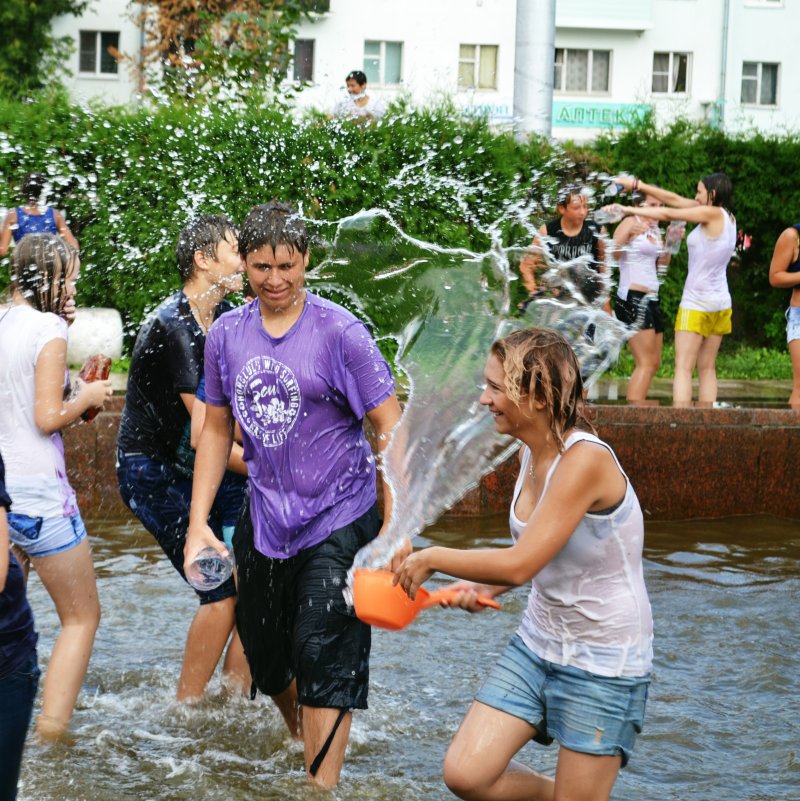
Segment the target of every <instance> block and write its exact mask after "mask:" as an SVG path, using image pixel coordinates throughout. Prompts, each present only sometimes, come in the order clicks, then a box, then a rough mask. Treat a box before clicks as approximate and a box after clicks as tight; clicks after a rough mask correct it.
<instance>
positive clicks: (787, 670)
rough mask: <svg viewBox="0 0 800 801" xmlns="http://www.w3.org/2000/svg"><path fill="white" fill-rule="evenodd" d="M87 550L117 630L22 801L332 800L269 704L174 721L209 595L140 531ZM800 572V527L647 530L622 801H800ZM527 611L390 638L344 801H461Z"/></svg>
mask: <svg viewBox="0 0 800 801" xmlns="http://www.w3.org/2000/svg"><path fill="white" fill-rule="evenodd" d="M91 532H92V534H93V542H94V549H95V561H96V565H97V572H98V584H99V589H100V593H101V602H102V604H103V620H102V622H101V626H100V631H99V633H98V639H97V645H96V649H95V653H94V656H93V657H92V661H91V664H90V667H89V674H88V676H87V681H86V685H85V687H84V689H83V692H82V693H81V696H80V699H79V705H78V710H77V711H76V714H75V718H74V723H73V727H72V728H73V733H74V743H73V744H72V745H69V746H57V747H53V748H50V749H45V748H43V747H41V746H36V745H30V746H29V748H28V750H27V751H26V759H25V764H24V767H23V776H22V778H23V788H22V791H21V793H20V799H21V800H22V801H50V800H51V799H52V801H55V800H56V799H58V801H62V800H63V799H70V800H71V801H81V799H90V801H129V800H130V801H142V799H153V801H156V800H158V801H161V800H162V799H163V800H164V801H167V799H169V801H173V800H179V799H193V801H200V800H202V801H205V800H206V799H208V800H209V801H213V800H214V799H220V800H221V799H225V801H250V800H251V799H252V800H253V801H255V800H256V799H259V801H272V800H273V799H312V798H313V799H318V798H319V797H320V796H319V793H315V792H312V791H310V790H308V789H307V788H306V787H305V784H304V773H303V760H302V753H301V750H300V747H299V746H298V745H296V744H294V743H292V742H291V741H290V740H289V738H288V737H287V736H286V735H285V734H284V729H283V724H282V722H281V720H280V718H279V715H278V714H277V713H276V712H275V710H274V709H273V707H272V706H271V704H270V702H269V701H265V700H264V699H261V698H259V699H258V701H256V702H250V701H247V700H244V699H239V698H236V699H228V698H226V697H225V696H224V694H223V691H222V689H221V688H220V686H219V685H218V684H217V685H215V688H214V690H213V691H212V692H211V694H210V696H209V697H208V698H207V699H206V700H204V701H203V702H202V703H200V704H199V705H197V706H194V707H186V706H179V705H176V704H174V703H173V702H172V695H173V693H174V688H175V685H176V683H177V676H178V672H179V669H180V659H181V655H182V652H183V643H184V638H185V635H186V628H187V625H188V622H189V620H190V617H191V614H192V611H193V608H194V603H195V602H194V600H193V593H191V591H189V590H188V589H187V588H185V587H182V586H181V585H180V584H179V582H178V580H177V579H176V577H175V575H174V573H173V571H172V568H171V567H170V566H169V565H168V564H167V563H166V560H165V559H163V558H162V557H161V556H160V553H159V551H158V549H157V547H156V546H154V545H153V544H152V541H151V540H150V539H149V537H148V535H146V534H144V533H143V532H142V531H141V529H139V528H138V527H136V526H134V525H132V524H131V525H119V524H116V525H100V524H95V525H94V526H92V527H91ZM426 535H427V539H428V540H433V541H436V542H439V543H447V544H452V545H458V546H462V547H479V546H482V545H488V544H498V543H504V542H505V537H506V529H505V522H504V520H503V519H502V518H501V517H492V518H481V519H468V518H448V519H446V520H444V521H443V522H440V523H439V524H437V525H436V526H435V527H433V528H432V529H429V530H428V531H427V532H426ZM422 539H423V540H424V539H425V538H422ZM421 544H425V543H424V542H423V543H421ZM799 558H800V533H798V525H797V522H796V521H793V522H791V521H784V520H779V519H775V518H768V517H755V518H737V519H732V520H726V521H702V522H691V523H685V522H683V523H652V524H649V525H648V528H647V537H646V564H645V569H646V576H647V581H648V587H649V590H650V596H651V600H652V603H653V612H654V618H655V624H656V637H657V641H656V661H655V671H654V681H653V685H652V687H651V692H650V700H649V706H648V718H647V723H646V728H645V733H644V735H643V736H642V737H641V739H640V740H639V743H638V745H637V749H636V752H635V754H634V758H633V760H632V761H631V765H630V767H629V768H628V769H627V770H625V771H623V772H622V774H621V775H620V778H619V780H618V782H617V785H616V788H615V792H614V795H613V797H614V798H615V799H623V798H636V799H638V800H639V801H685V800H686V799H696V800H697V801H728V799H732V798H736V799H744V801H760V800H761V799H770V800H771V799H785V800H786V801H789V799H797V798H800V756H798V743H800V726H799V725H798V720H797V698H798V696H799V695H800V682H799V680H798V675H800V657H798V654H797V648H796V643H797V641H798V637H799V636H800V623H799V622H798V615H797V598H798V596H800V578H799V577H798V569H797V568H798V563H799V562H798V559H799ZM30 596H31V601H32V604H33V606H34V611H35V612H36V617H37V625H38V629H39V631H40V634H41V640H40V647H39V654H40V659H41V661H42V662H43V663H46V662H47V658H48V655H49V650H50V648H51V647H52V641H53V633H54V631H55V629H56V623H55V618H54V613H53V611H52V604H51V603H50V601H49V599H48V598H46V596H45V594H44V592H43V591H42V589H41V585H40V584H39V582H38V581H37V580H36V578H35V577H33V578H32V580H31V584H30ZM524 603H525V594H524V592H523V591H522V590H517V591H515V592H514V593H513V594H511V595H509V596H506V598H505V603H504V609H503V611H502V612H499V613H490V612H486V613H483V614H481V615H474V616H466V615H464V614H462V613H460V612H457V611H451V610H441V609H433V610H430V611H428V612H425V613H424V614H423V615H420V617H419V618H417V621H416V622H415V623H414V624H413V625H412V626H410V627H409V628H408V629H407V630H405V631H402V632H386V631H378V630H376V631H375V636H374V646H373V660H372V685H371V694H370V709H369V710H368V711H367V712H364V713H357V714H356V716H355V720H354V727H353V734H352V740H351V746H350V751H349V754H348V759H347V763H346V766H345V772H344V776H343V781H342V785H341V787H340V788H339V789H338V790H337V791H336V792H335V793H333V794H332V795H331V798H333V799H343V800H344V799H348V800H350V799H382V800H385V801H389V800H390V799H391V800H392V801H394V800H395V799H400V798H403V799H426V801H427V800H428V799H432V800H434V801H435V800H436V799H449V798H452V796H451V795H450V794H449V793H448V791H447V790H446V788H445V787H444V784H443V782H442V780H441V760H442V756H443V754H444V750H445V748H446V746H447V743H448V741H449V739H450V737H451V736H452V733H453V732H454V731H455V729H456V727H457V725H458V723H459V721H460V719H461V717H462V715H463V713H464V711H465V709H466V707H467V705H468V704H469V702H470V699H471V697H472V695H473V694H474V692H475V691H476V689H477V688H478V686H479V684H480V681H481V679H482V677H483V676H484V675H485V674H486V672H487V670H488V668H489V666H490V664H491V663H492V662H493V661H494V659H496V657H497V655H498V653H499V652H500V650H501V649H502V648H503V646H504V644H505V642H506V641H507V640H508V638H509V637H510V635H511V634H512V632H513V631H514V629H515V627H516V624H517V621H518V620H519V617H520V616H521V614H522V611H523V607H524ZM555 757H556V751H555V750H554V749H553V748H549V749H544V748H540V747H538V746H529V747H528V748H527V749H526V750H525V752H524V753H523V759H524V760H526V761H528V762H529V764H531V765H534V766H538V767H539V768H541V769H543V770H545V771H547V772H552V771H553V770H554V768H555ZM326 797H327V795H326Z"/></svg>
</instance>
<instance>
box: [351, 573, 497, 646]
mask: <svg viewBox="0 0 800 801" xmlns="http://www.w3.org/2000/svg"><path fill="white" fill-rule="evenodd" d="M393 580H394V573H392V572H391V570H367V569H366V568H359V569H358V570H355V571H354V573H353V606H354V607H355V610H356V615H357V617H358V619H359V620H361V621H363V622H364V623H368V624H369V625H370V626H379V627H380V628H382V629H391V630H392V631H398V630H399V629H403V628H405V627H406V626H407V625H408V624H409V623H411V621H412V620H413V619H414V618H415V617H416V616H417V615H418V614H419V613H420V612H421V611H422V610H423V609H427V608H428V607H430V606H438V605H439V604H440V603H441V602H442V601H446V600H448V599H450V598H455V597H456V596H457V595H458V593H459V590H456V589H452V588H447V587H446V588H444V589H441V590H435V591H434V592H428V590H426V589H425V588H424V587H420V588H419V589H418V590H417V597H416V598H415V599H414V600H413V601H412V600H411V598H409V597H408V595H406V592H405V590H404V589H403V588H402V587H401V586H400V585H399V584H392V581H393ZM478 603H479V604H481V605H483V606H488V607H491V608H492V609H499V608H500V604H499V603H497V601H495V600H494V599H493V598H489V597H487V596H485V595H479V596H478Z"/></svg>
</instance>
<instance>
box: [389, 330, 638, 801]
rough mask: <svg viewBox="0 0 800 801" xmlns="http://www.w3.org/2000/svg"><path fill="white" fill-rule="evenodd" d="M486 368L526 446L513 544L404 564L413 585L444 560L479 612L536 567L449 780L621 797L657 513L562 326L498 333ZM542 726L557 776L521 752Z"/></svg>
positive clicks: (467, 789) (488, 389)
mask: <svg viewBox="0 0 800 801" xmlns="http://www.w3.org/2000/svg"><path fill="white" fill-rule="evenodd" d="M484 378H485V381H486V386H485V388H484V391H483V393H482V394H481V397H480V402H481V404H482V405H483V406H485V407H486V408H487V409H488V411H489V412H490V413H491V414H492V415H493V416H494V418H495V425H496V428H497V431H498V433H499V434H502V435H506V436H511V437H515V438H516V439H518V440H519V441H520V442H521V443H522V445H523V448H522V451H521V459H520V472H519V477H518V479H517V484H516V489H515V492H514V497H513V501H512V507H511V513H510V525H511V532H512V537H513V545H512V546H511V547H510V548H494V549H476V550H470V551H463V550H458V549H454V548H443V547H438V546H434V547H432V548H426V549H424V550H422V551H417V552H416V553H413V554H411V555H410V556H407V557H406V558H405V560H404V561H403V563H402V564H401V566H400V567H399V568H398V569H397V571H396V576H397V580H398V583H399V584H400V585H401V586H402V587H403V588H404V589H405V591H406V592H407V593H408V594H409V595H410V596H411V597H414V596H415V594H416V591H417V590H418V588H419V587H420V585H421V584H422V583H423V582H424V581H426V580H427V579H428V578H429V577H430V576H431V575H432V574H433V573H435V572H437V571H438V572H442V573H445V574H447V575H450V576H454V577H457V578H460V579H463V580H464V581H462V582H461V583H460V584H458V585H456V586H458V587H459V588H460V589H461V590H462V592H461V594H460V595H459V597H458V598H457V600H456V602H454V604H453V605H457V606H462V607H464V608H466V609H469V610H470V611H478V610H479V605H478V602H477V593H478V592H480V593H482V594H488V595H492V596H494V595H498V594H500V593H501V592H503V591H505V590H506V589H508V585H512V586H517V585H521V584H527V583H528V582H531V591H530V596H529V600H528V606H527V609H526V611H525V614H524V616H523V619H522V622H521V624H520V627H519V630H518V636H516V637H515V638H514V639H512V641H511V643H510V644H509V646H508V648H507V649H506V651H505V653H504V654H503V656H502V657H501V658H500V660H499V662H498V664H497V665H496V666H495V669H494V670H493V672H492V674H491V676H490V677H489V679H488V680H487V682H486V684H485V685H484V688H483V689H482V690H481V692H480V694H479V696H478V699H477V700H476V701H475V702H474V703H473V705H472V707H471V708H470V710H469V712H468V713H467V716H466V718H465V719H464V722H463V723H462V724H461V727H460V728H459V730H458V733H457V734H456V736H455V738H454V740H453V742H452V744H451V746H450V749H449V751H448V754H447V757H446V759H445V781H446V783H447V784H448V786H449V787H450V789H451V790H452V791H453V792H454V793H456V795H460V796H461V797H463V798H471V797H484V796H485V797H495V796H497V797H500V796H503V797H512V796H511V795H510V794H509V792H505V790H506V788H508V790H510V788H511V787H513V788H514V795H513V797H519V798H523V797H525V798H539V797H552V796H553V794H555V796H556V797H558V796H559V795H560V794H562V793H563V792H564V788H560V787H559V783H560V782H565V781H568V782H570V784H571V785H572V786H573V789H574V792H575V794H576V797H584V798H592V799H594V800H595V801H607V799H608V797H609V794H610V791H611V788H612V786H613V783H614V778H615V777H616V773H617V771H618V770H619V768H620V766H621V765H624V764H625V762H626V761H627V758H628V756H629V754H630V751H631V749H632V746H633V742H634V740H635V735H636V732H638V731H639V730H640V729H641V725H642V720H643V715H644V701H645V698H646V687H647V684H648V683H649V672H650V667H651V662H652V618H651V613H650V603H649V600H648V597H647V591H646V589H645V585H644V578H643V572H642V542H643V536H644V528H643V521H642V512H641V509H640V507H639V502H638V500H637V498H636V494H635V493H634V491H633V488H632V487H631V486H630V482H629V481H628V479H627V477H626V476H625V473H624V472H623V471H622V468H621V467H620V465H619V462H618V461H617V459H616V457H615V456H614V454H613V452H612V451H611V449H610V448H609V447H608V446H607V445H606V444H605V443H603V442H601V441H600V440H599V439H598V438H597V437H596V436H595V435H594V434H590V433H588V432H587V431H584V430H580V428H579V427H580V426H583V427H591V426H590V424H589V423H588V421H587V419H586V417H585V414H584V400H583V385H582V382H581V378H580V368H579V365H578V361H577V359H576V358H575V354H574V353H573V351H572V349H571V348H570V346H569V344H568V343H567V342H566V341H565V340H564V339H563V337H561V335H560V334H557V333H555V332H553V331H547V330H543V329H526V330H521V331H515V332H514V333H512V334H510V335H508V336H507V337H505V338H504V339H501V340H499V341H497V342H495V343H494V345H493V346H492V350H491V355H490V356H489V360H488V362H487V364H486V368H485V370H484ZM587 731H588V732H590V735H587V734H586V732H587ZM531 738H533V739H535V740H536V741H537V742H543V743H545V744H546V743H548V742H550V741H552V739H556V740H558V742H559V744H560V746H561V748H560V751H559V768H558V769H557V771H556V778H555V780H553V779H550V778H548V777H545V776H542V775H540V774H538V773H536V772H534V771H532V770H530V769H528V768H525V767H524V766H522V765H520V764H519V763H517V762H513V763H512V759H513V758H514V756H515V754H516V752H517V751H518V750H519V749H520V748H522V746H523V745H524V744H525V743H526V742H527V741H528V740H530V739H531ZM609 757H613V758H609ZM562 760H564V765H563V766H562V765H561V762H562ZM504 792H505V795H503V793H504Z"/></svg>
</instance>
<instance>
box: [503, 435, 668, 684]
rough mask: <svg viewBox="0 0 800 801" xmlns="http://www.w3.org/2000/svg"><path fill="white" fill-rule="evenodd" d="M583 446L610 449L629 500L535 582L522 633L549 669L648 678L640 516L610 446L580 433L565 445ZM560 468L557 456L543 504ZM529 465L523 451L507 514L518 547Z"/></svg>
mask: <svg viewBox="0 0 800 801" xmlns="http://www.w3.org/2000/svg"><path fill="white" fill-rule="evenodd" d="M584 441H585V442H593V443H597V444H598V445H602V446H603V447H605V448H608V450H609V451H610V453H611V455H612V456H613V457H614V461H615V462H616V464H617V467H619V470H620V472H621V473H622V475H623V476H625V482H626V490H625V497H624V498H623V500H622V502H621V503H620V505H619V506H617V507H616V508H615V509H614V510H613V511H612V512H611V513H609V514H597V513H591V512H588V513H587V514H586V515H584V517H583V519H582V520H581V521H580V523H578V526H577V528H576V529H575V531H574V532H573V533H572V536H571V537H570V538H569V540H568V541H567V543H566V544H565V545H564V547H563V548H562V549H561V550H560V551H559V552H558V553H557V554H556V556H555V557H553V559H552V560H551V561H550V562H549V563H548V564H547V565H545V567H543V568H542V570H540V571H539V573H537V575H536V576H534V578H533V581H532V582H531V585H532V586H531V592H530V595H529V596H528V606H527V609H526V610H525V614H524V616H523V618H522V622H521V623H520V626H519V629H518V633H519V635H520V636H521V637H522V640H523V641H524V642H525V644H526V645H527V646H528V648H530V649H531V650H532V651H533V652H534V653H535V654H536V655H537V656H539V657H540V658H542V659H546V660H547V661H549V662H553V663H555V664H559V665H571V666H572V667H576V668H580V669H582V670H587V671H589V672H590V673H595V674H597V675H599V676H644V675H646V674H648V673H649V672H650V670H651V667H652V662H653V619H652V614H651V611H650V600H649V598H648V597H647V589H646V588H645V584H644V574H643V570H642V545H643V542H644V521H643V518H642V510H641V508H640V506H639V500H638V499H637V497H636V493H635V492H634V491H633V487H631V483H630V481H629V480H628V477H627V476H626V475H625V472H624V471H623V470H622V467H620V464H619V461H618V460H617V457H616V456H615V455H614V452H613V451H612V450H611V448H609V446H608V445H607V444H606V443H605V442H603V441H602V440H600V439H598V438H597V437H596V436H594V435H593V434H589V433H588V432H585V431H576V432H573V433H572V434H571V435H570V436H569V437H568V438H567V440H566V443H565V445H566V448H567V449H569V448H571V447H572V446H573V445H575V443H577V442H584ZM560 461H561V456H560V455H559V456H557V457H556V459H555V461H554V462H553V464H552V465H551V466H550V469H549V470H548V471H547V476H546V477H545V484H544V490H543V491H542V497H544V495H545V493H546V492H547V488H548V486H549V485H550V479H551V478H552V476H553V473H554V472H555V470H556V468H557V466H558V464H559V462H560ZM529 462H530V450H529V449H528V448H527V447H524V448H523V458H522V467H521V469H520V473H519V477H518V478H517V485H516V487H515V489H514V499H513V502H512V504H511V514H510V527H511V536H512V537H513V538H514V540H515V541H516V540H517V539H518V538H519V536H520V535H521V533H522V530H523V529H524V528H525V521H522V520H519V519H518V518H517V517H516V515H515V514H514V510H515V508H516V504H517V498H518V497H519V494H520V491H521V490H522V483H523V481H524V478H525V474H526V472H527V470H528V463H529Z"/></svg>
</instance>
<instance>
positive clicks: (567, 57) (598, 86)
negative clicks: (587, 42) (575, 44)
mask: <svg viewBox="0 0 800 801" xmlns="http://www.w3.org/2000/svg"><path fill="white" fill-rule="evenodd" d="M610 75H611V51H610V50H567V49H565V48H559V47H557V48H556V64H555V79H554V87H553V88H554V89H555V91H556V92H570V93H588V92H607V91H608V89H609V86H610Z"/></svg>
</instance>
